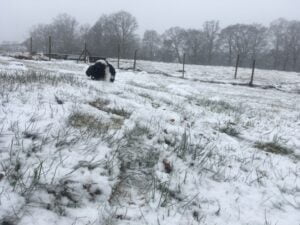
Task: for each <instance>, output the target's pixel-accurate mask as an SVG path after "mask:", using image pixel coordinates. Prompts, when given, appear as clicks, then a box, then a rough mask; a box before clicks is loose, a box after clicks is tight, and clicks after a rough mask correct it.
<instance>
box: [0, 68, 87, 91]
mask: <svg viewBox="0 0 300 225" xmlns="http://www.w3.org/2000/svg"><path fill="white" fill-rule="evenodd" d="M0 83H1V84H5V86H6V87H7V88H6V89H8V90H15V88H16V87H17V86H18V85H29V84H33V83H36V84H48V85H52V86H57V85H59V84H62V83H64V84H70V85H72V86H79V87H83V86H85V85H84V83H83V82H81V81H79V80H78V79H77V78H76V77H74V76H71V75H60V76H56V75H54V74H51V73H48V72H37V71H33V70H29V71H24V72H16V73H14V74H9V73H6V72H0Z"/></svg>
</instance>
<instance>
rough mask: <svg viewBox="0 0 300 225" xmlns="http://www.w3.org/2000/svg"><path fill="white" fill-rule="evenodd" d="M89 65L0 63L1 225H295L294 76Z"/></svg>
mask: <svg viewBox="0 0 300 225" xmlns="http://www.w3.org/2000/svg"><path fill="white" fill-rule="evenodd" d="M123 66H124V67H126V65H125V64H124V65H123ZM86 68H87V65H85V64H81V63H79V64H77V63H76V62H65V61H52V62H46V61H44V62H41V61H22V60H16V59H13V58H9V57H0V224H1V225H17V224H18V225H32V224H36V225H44V224H47V225H48V224H58V225H71V224H73V225H75V224H76V225H81V224H82V225H85V224H86V225H87V224H95V225H97V224H99V225H100V224H101V225H102V224H105V225H113V224H116V225H119V224H124V225H125V224H128V225H129V224H131V225H140V224H147V225H163V224H165V225H173V224H176V225H177V224H182V225H188V224H190V225H192V224H207V225H211V224H220V225H223V224H249V225H252V224H255V225H256V224H262V225H267V224H268V225H275V224H277V225H285V224H288V225H299V224H300V75H299V74H297V73H285V72H278V71H265V70H257V71H256V75H255V79H254V84H255V85H257V86H255V87H252V88H251V87H247V86H245V85H242V84H245V83H248V82H249V77H250V74H251V70H249V69H240V73H239V75H238V79H237V80H234V79H233V73H234V68H230V67H228V68H226V67H207V66H191V65H187V66H186V74H185V77H186V79H181V78H179V77H180V76H181V73H180V72H178V71H179V70H180V69H181V66H180V65H177V64H166V63H151V62H146V61H139V62H138V68H139V69H140V70H142V71H139V72H133V71H130V70H128V71H125V70H120V71H117V72H118V73H117V77H116V81H115V83H113V84H112V83H106V82H96V81H92V80H90V79H89V78H88V77H87V76H86V75H85V70H86ZM234 84H238V85H234Z"/></svg>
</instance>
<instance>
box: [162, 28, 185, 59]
mask: <svg viewBox="0 0 300 225" xmlns="http://www.w3.org/2000/svg"><path fill="white" fill-rule="evenodd" d="M184 35H185V30H184V29H182V28H180V27H171V28H170V29H168V30H166V31H165V33H164V34H163V39H164V43H163V44H164V46H165V48H167V49H169V50H171V51H173V52H174V54H175V57H176V58H177V60H178V62H179V63H181V62H182V60H181V55H182V53H183V48H184Z"/></svg>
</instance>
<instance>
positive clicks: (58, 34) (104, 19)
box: [25, 11, 300, 71]
mask: <svg viewBox="0 0 300 225" xmlns="http://www.w3.org/2000/svg"><path fill="white" fill-rule="evenodd" d="M200 26H201V28H199V29H184V28H181V27H171V28H169V29H167V30H166V31H165V32H163V33H162V34H159V33H158V32H157V31H155V30H146V31H145V32H144V35H143V36H142V37H141V36H139V35H138V34H137V29H138V22H137V19H136V18H135V17H134V16H133V15H131V14H130V13H128V12H126V11H120V12H116V13H113V14H109V15H102V16H101V17H100V18H99V19H98V21H97V22H96V23H95V24H93V25H92V26H90V25H88V24H85V25H80V24H79V23H78V21H76V19H75V18H74V17H72V16H70V15H68V14H60V15H58V16H56V17H55V18H54V19H53V21H52V23H50V24H40V25H36V26H35V27H33V28H32V30H31V31H30V37H31V38H32V40H33V51H35V52H44V53H46V52H47V49H48V37H49V36H51V37H52V52H55V53H65V54H72V53H77V54H78V53H80V52H81V51H82V50H83V46H84V43H87V46H88V50H89V52H90V53H91V54H92V55H95V56H103V57H117V54H118V48H119V49H120V55H121V58H133V54H134V51H135V50H136V49H138V58H139V59H143V60H151V61H163V62H179V63H181V62H182V60H183V54H186V63H189V64H199V65H220V66H233V65H234V64H235V61H236V57H237V55H238V54H239V55H240V65H241V66H244V67H248V66H250V65H251V63H252V60H253V59H256V62H257V66H258V67H259V68H263V69H276V70H284V71H300V65H299V64H300V63H299V58H300V21H296V20H292V21H289V20H286V19H283V18H280V19H277V20H275V21H273V22H272V23H271V24H270V25H269V26H263V25H261V24H234V25H230V26H227V27H224V28H221V27H220V25H219V22H218V21H207V22H205V23H204V24H203V25H200ZM30 37H29V38H28V39H27V40H26V41H25V44H26V46H27V48H28V49H29V48H30V47H29V46H30Z"/></svg>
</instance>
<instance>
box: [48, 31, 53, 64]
mask: <svg viewBox="0 0 300 225" xmlns="http://www.w3.org/2000/svg"><path fill="white" fill-rule="evenodd" d="M51 41H52V40H51V36H49V46H48V51H49V52H48V53H49V61H51V47H52V46H51V45H52V43H51Z"/></svg>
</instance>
